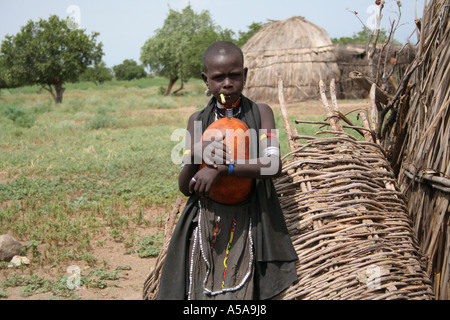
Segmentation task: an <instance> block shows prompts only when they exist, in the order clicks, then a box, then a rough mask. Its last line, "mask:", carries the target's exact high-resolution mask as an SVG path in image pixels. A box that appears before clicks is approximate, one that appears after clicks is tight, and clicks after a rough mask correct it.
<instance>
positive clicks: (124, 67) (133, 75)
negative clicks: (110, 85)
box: [113, 59, 147, 80]
mask: <svg viewBox="0 0 450 320" xmlns="http://www.w3.org/2000/svg"><path fill="white" fill-rule="evenodd" d="M113 70H114V74H115V75H116V79H117V80H133V79H142V78H145V77H147V73H146V72H145V70H144V67H143V66H139V65H138V64H137V62H136V61H134V60H132V59H125V60H124V61H123V62H122V63H121V64H119V65H117V66H114V68H113Z"/></svg>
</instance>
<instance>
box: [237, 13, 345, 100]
mask: <svg viewBox="0 0 450 320" xmlns="http://www.w3.org/2000/svg"><path fill="white" fill-rule="evenodd" d="M242 51H243V52H244V56H245V63H246V66H247V67H248V68H249V74H248V80H247V85H246V91H245V94H246V95H247V96H248V97H249V98H251V99H254V100H264V101H277V100H278V98H277V97H278V91H277V90H278V80H277V76H278V75H280V76H281V77H282V78H283V82H284V87H285V98H286V101H298V100H305V99H310V98H316V97H318V90H317V87H318V84H317V81H318V79H320V78H321V79H322V80H324V81H330V80H331V79H332V78H335V79H338V78H339V68H338V65H337V63H336V53H335V48H334V46H333V43H332V42H331V39H330V37H329V36H328V34H327V33H326V31H325V30H324V29H322V28H321V27H319V26H317V25H315V24H313V23H311V22H309V21H307V20H306V19H304V18H303V17H299V16H295V17H292V18H290V19H287V20H282V21H275V22H272V23H270V24H267V25H265V26H264V27H263V28H261V30H259V31H258V32H257V33H256V34H255V35H254V36H253V37H252V38H251V39H250V40H249V41H248V42H247V43H246V44H245V45H244V46H243V47H242Z"/></svg>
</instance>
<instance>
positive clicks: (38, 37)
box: [0, 15, 103, 103]
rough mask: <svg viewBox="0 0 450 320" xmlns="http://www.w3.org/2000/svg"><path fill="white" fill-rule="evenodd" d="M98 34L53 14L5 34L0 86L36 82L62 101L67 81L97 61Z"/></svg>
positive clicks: (76, 78) (99, 54)
mask: <svg viewBox="0 0 450 320" xmlns="http://www.w3.org/2000/svg"><path fill="white" fill-rule="evenodd" d="M98 35H99V34H98V33H92V34H91V36H88V35H86V34H85V33H84V30H80V29H71V28H70V27H69V23H68V21H67V20H61V19H60V18H58V16H56V15H52V16H50V17H49V18H48V20H43V19H39V21H37V22H33V21H31V20H30V21H29V22H28V23H27V24H26V25H25V26H24V27H22V28H21V31H20V32H19V33H17V34H16V35H15V36H6V39H5V40H4V41H3V42H2V44H1V50H0V70H1V71H0V73H1V74H0V78H3V80H2V81H3V82H5V83H4V84H2V83H0V88H1V87H6V86H10V87H17V86H23V85H33V84H38V85H40V86H41V87H42V88H44V89H45V90H47V91H49V92H50V93H51V95H52V97H53V99H54V100H55V102H56V103H61V102H62V100H63V94H64V91H65V88H63V85H64V84H65V83H67V82H74V81H77V80H78V79H79V77H80V75H81V74H82V73H83V72H85V70H86V68H87V67H88V66H90V65H96V64H98V63H100V61H101V59H102V56H103V51H102V43H99V44H97V42H96V38H97V36H98Z"/></svg>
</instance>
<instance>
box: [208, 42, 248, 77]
mask: <svg viewBox="0 0 450 320" xmlns="http://www.w3.org/2000/svg"><path fill="white" fill-rule="evenodd" d="M229 54H238V55H239V56H240V57H241V59H242V67H244V54H243V52H242V50H241V48H239V47H238V46H237V45H235V44H234V43H233V42H229V41H219V42H215V43H213V44H212V45H210V46H209V47H208V49H206V51H205V53H204V54H203V66H204V68H205V72H207V71H208V67H207V66H208V62H209V59H210V58H211V57H212V56H217V55H221V56H225V55H229Z"/></svg>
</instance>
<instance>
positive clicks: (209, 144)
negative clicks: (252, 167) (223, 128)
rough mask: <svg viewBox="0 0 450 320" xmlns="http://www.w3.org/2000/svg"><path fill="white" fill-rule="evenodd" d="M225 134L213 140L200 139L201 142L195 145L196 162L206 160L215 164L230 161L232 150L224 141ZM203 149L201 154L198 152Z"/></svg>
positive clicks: (207, 162) (212, 164) (210, 163)
mask: <svg viewBox="0 0 450 320" xmlns="http://www.w3.org/2000/svg"><path fill="white" fill-rule="evenodd" d="M223 139H224V137H223V136H218V137H215V139H214V140H213V141H200V142H198V143H199V144H201V146H199V145H195V146H194V159H195V161H196V162H195V163H199V162H201V161H204V162H205V163H206V164H207V165H210V166H214V165H217V164H225V163H229V162H230V161H231V160H232V159H231V156H230V150H229V149H228V148H227V146H226V145H225V144H224V143H223ZM200 150H201V155H200V154H198V153H199V151H200Z"/></svg>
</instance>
